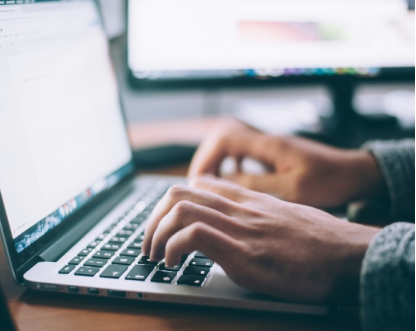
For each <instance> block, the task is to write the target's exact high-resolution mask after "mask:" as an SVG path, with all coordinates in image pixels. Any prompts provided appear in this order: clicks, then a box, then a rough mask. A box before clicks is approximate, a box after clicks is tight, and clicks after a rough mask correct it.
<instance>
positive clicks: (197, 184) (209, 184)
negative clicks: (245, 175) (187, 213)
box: [189, 175, 252, 203]
mask: <svg viewBox="0 0 416 331" xmlns="http://www.w3.org/2000/svg"><path fill="white" fill-rule="evenodd" d="M189 186H190V187H194V188H197V189H200V190H204V191H207V192H211V193H214V194H217V195H221V196H223V197H225V198H227V199H228V200H231V201H234V202H237V203H242V202H244V201H246V200H247V199H250V198H252V194H251V193H250V192H249V191H248V190H247V189H245V188H244V187H242V186H241V185H238V184H236V183H233V182H231V181H229V180H225V179H221V178H217V177H214V176H211V175H204V176H199V177H196V178H194V179H193V180H191V182H190V183H189Z"/></svg>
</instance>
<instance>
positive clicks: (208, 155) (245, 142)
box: [188, 129, 273, 178]
mask: <svg viewBox="0 0 416 331" xmlns="http://www.w3.org/2000/svg"><path fill="white" fill-rule="evenodd" d="M247 130H249V129H247ZM268 143H269V139H268V136H266V135H263V134H260V133H258V132H254V131H247V132H244V133H241V132H238V133H233V132H232V130H231V131H230V132H227V133H226V134H221V135H218V136H213V137H209V138H208V139H207V140H205V141H203V143H202V144H201V146H200V147H199V149H198V150H197V152H196V153H195V156H194V158H193V160H192V162H191V165H190V169H189V172H188V176H189V177H190V178H193V177H195V176H198V175H200V174H204V173H209V174H213V175H218V172H219V168H220V165H221V162H222V160H223V159H224V158H225V157H226V156H232V157H235V158H241V157H244V156H250V157H253V158H255V159H258V160H260V161H262V162H265V163H267V164H272V163H273V159H272V153H269V151H270V148H269V145H268Z"/></svg>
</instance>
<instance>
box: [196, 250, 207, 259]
mask: <svg viewBox="0 0 416 331" xmlns="http://www.w3.org/2000/svg"><path fill="white" fill-rule="evenodd" d="M195 257H199V258H203V259H207V257H206V256H205V254H204V253H202V252H200V251H198V252H196V253H195Z"/></svg>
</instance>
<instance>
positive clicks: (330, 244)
mask: <svg viewBox="0 0 416 331" xmlns="http://www.w3.org/2000/svg"><path fill="white" fill-rule="evenodd" d="M377 231H378V230H377V229H374V228H371V227H367V226H363V225H359V224H353V223H348V222H344V221H341V220H339V219H336V218H335V217H333V216H331V215H329V214H327V213H325V212H323V211H320V210H318V209H315V208H312V207H307V206H302V205H297V204H292V203H289V202H284V201H281V200H279V199H276V198H274V197H271V196H269V195H266V194H262V193H258V192H254V191H250V190H247V189H245V188H243V187H241V186H239V185H236V184H233V183H231V182H229V181H225V180H220V179H215V178H213V177H203V178H197V179H195V180H193V181H192V183H191V184H190V186H189V187H188V186H174V187H172V188H171V189H170V190H169V191H168V192H167V194H166V195H165V196H164V198H163V199H162V200H161V201H160V202H159V204H158V205H157V206H156V208H155V210H154V212H153V214H152V216H151V217H150V219H149V222H148V224H147V228H146V232H145V238H144V243H143V248H142V252H143V254H145V255H149V254H150V259H151V260H155V261H159V260H161V259H163V258H164V257H165V263H166V264H167V265H176V264H178V263H179V261H180V258H181V255H182V254H184V253H189V252H192V251H195V250H199V251H202V252H203V253H204V254H205V255H206V256H207V257H208V258H210V259H211V260H213V261H215V262H217V263H218V264H219V265H220V266H221V267H222V268H223V269H224V271H225V272H226V273H227V275H228V276H229V277H230V278H231V279H232V280H233V281H235V282H236V283H237V284H239V285H241V286H243V287H246V288H249V289H251V290H254V291H257V292H261V293H265V294H268V295H272V296H275V297H278V298H281V299H288V300H296V301H304V302H330V301H336V302H345V301H348V302H350V301H355V300H357V296H358V284H359V273H360V268H361V262H362V259H363V257H364V254H365V252H366V250H367V248H368V245H369V243H370V242H371V240H372V238H373V236H374V235H375V234H376V233H377Z"/></svg>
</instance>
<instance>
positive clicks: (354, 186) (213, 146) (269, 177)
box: [189, 120, 386, 207]
mask: <svg viewBox="0 0 416 331" xmlns="http://www.w3.org/2000/svg"><path fill="white" fill-rule="evenodd" d="M227 156H231V157H233V158H235V159H236V161H237V163H240V162H241V160H242V159H243V158H244V157H251V158H254V159H257V160H259V161H261V162H262V163H264V164H265V165H266V166H267V167H268V168H269V169H270V173H268V174H263V175H253V174H246V173H241V171H238V172H237V173H236V174H234V175H231V176H227V177H226V178H227V179H229V180H232V181H234V182H236V183H239V184H241V185H243V186H245V187H247V188H249V189H252V190H255V191H260V192H264V193H269V194H273V195H276V196H278V197H279V198H282V199H284V200H287V201H290V202H295V203H301V204H306V205H311V206H315V207H335V206H339V205H343V204H345V203H347V202H350V201H355V200H359V199H364V198H371V197H374V196H376V195H379V194H382V193H384V192H385V191H386V187H385V183H384V180H383V177H382V175H381V172H380V170H379V168H378V165H377V163H376V160H375V159H374V157H373V156H372V155H371V154H370V153H369V152H367V151H363V150H342V149H337V148H333V147H329V146H325V145H323V144H320V143H317V142H313V141H310V140H307V139H303V138H299V137H284V136H274V135H268V134H264V133H261V132H258V131H255V130H254V129H251V128H249V127H248V126H246V125H244V124H242V123H240V122H237V121H234V120H229V121H226V122H225V123H224V124H223V125H221V126H220V127H219V128H217V129H216V130H215V131H214V132H213V133H212V134H211V135H210V136H208V137H207V138H206V139H205V140H204V141H203V143H202V144H201V146H200V148H199V149H198V151H197V153H196V154H195V156H194V159H193V160H192V163H191V167H190V170H189V177H190V178H194V177H196V176H198V175H201V174H204V173H210V174H213V175H216V176H218V175H219V169H220V165H221V163H222V161H223V159H224V158H225V157H227ZM237 168H238V167H237Z"/></svg>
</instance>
